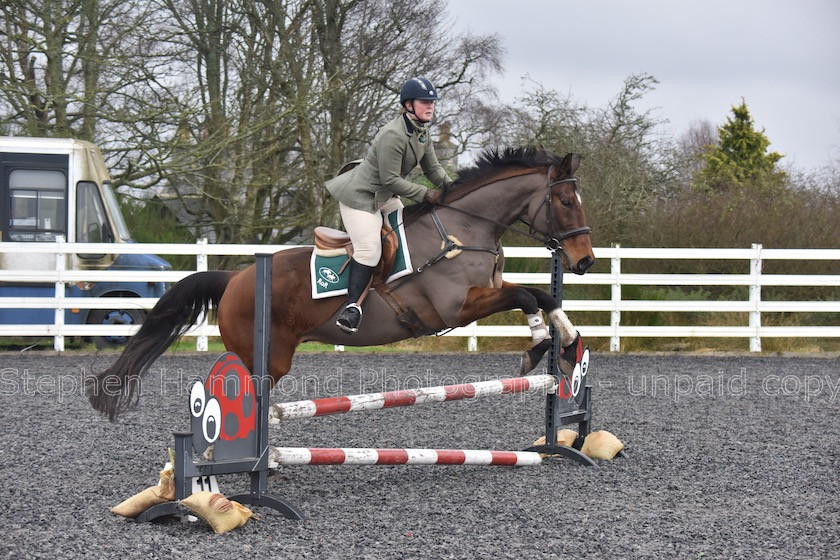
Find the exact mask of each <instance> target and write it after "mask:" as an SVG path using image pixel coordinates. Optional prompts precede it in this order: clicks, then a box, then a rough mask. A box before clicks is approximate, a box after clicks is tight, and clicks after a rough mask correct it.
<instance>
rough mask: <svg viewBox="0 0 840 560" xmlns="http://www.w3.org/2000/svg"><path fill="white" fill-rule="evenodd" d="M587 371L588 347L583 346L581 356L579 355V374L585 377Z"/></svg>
mask: <svg viewBox="0 0 840 560" xmlns="http://www.w3.org/2000/svg"><path fill="white" fill-rule="evenodd" d="M588 371H589V348H588V347H587V348H585V349H584V351H583V356H581V357H580V374H581V376H583V377H586V374H587V372H588Z"/></svg>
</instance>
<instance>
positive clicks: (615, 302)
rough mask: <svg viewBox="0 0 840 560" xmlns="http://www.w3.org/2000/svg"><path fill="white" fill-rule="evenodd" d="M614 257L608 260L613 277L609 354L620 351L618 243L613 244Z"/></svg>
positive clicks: (619, 258) (619, 264)
mask: <svg viewBox="0 0 840 560" xmlns="http://www.w3.org/2000/svg"><path fill="white" fill-rule="evenodd" d="M612 246H613V248H614V249H615V255H614V256H613V258H612V259H611V260H610V273H611V274H612V275H613V276H614V280H613V284H612V287H611V293H610V299H611V301H612V311H611V312H610V326H611V327H612V332H613V334H612V337H610V352H620V351H621V337H620V336H619V335H618V328H619V327H620V326H621V309H620V308H619V305H621V278H620V276H621V257H620V256H619V249H621V245H620V244H619V243H613V245H612Z"/></svg>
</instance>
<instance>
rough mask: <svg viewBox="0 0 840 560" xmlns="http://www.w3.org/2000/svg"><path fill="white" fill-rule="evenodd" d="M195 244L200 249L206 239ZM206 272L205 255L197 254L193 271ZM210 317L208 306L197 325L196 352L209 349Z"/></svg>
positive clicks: (205, 242)
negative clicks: (208, 329)
mask: <svg viewBox="0 0 840 560" xmlns="http://www.w3.org/2000/svg"><path fill="white" fill-rule="evenodd" d="M195 244H196V245H199V246H200V247H202V248H203V247H206V246H207V238H206V237H202V238H201V239H196V240H195ZM206 270H207V253H206V252H204V253H197V254H196V255H195V271H196V272H205V271H206ZM209 315H210V306H208V307H207V312H206V313H205V314H204V316H203V317H202V318H201V323H200V324H199V325H198V329H199V331H198V332H199V333H200V334H199V335H198V336H197V337H195V351H196V352H207V350H208V348H209V343H208V341H207V334H206V332H207V326H208V325H209V323H210V322H209V319H208V316H209Z"/></svg>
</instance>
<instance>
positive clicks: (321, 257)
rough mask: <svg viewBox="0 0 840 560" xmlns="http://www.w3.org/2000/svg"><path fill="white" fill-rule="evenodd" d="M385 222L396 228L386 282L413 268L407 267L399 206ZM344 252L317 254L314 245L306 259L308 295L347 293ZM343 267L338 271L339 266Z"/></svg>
mask: <svg viewBox="0 0 840 560" xmlns="http://www.w3.org/2000/svg"><path fill="white" fill-rule="evenodd" d="M385 219H386V220H387V221H388V226H389V227H390V228H391V229H393V230H394V231H396V232H397V254H396V255H395V256H394V266H393V267H392V269H391V274H390V275H389V276H388V280H386V283H388V282H393V281H394V280H396V279H398V278H402V277H403V276H407V275H409V274H411V273H412V272H413V269H412V268H411V255H410V254H409V252H408V243H406V241H405V229H404V227H403V209H402V208H399V209H397V210H394V211H393V212H391V213H390V214H388V215H387V216H386V218H385ZM347 259H348V256H347V253H346V252H341V254H338V255H335V254H333V253H328V254H320V253H319V251H318V250H317V249H313V250H312V257H311V259H310V260H309V273H310V275H311V278H312V299H323V298H328V297H334V296H343V295H346V294H347V278H348V276H349V272H348V269H349V267H345V266H344V264H345V263H346V262H347ZM342 267H344V270H343V271H342V272H341V274H339V271H340V270H341V268H342Z"/></svg>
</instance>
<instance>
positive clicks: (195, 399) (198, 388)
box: [190, 381, 207, 418]
mask: <svg viewBox="0 0 840 560" xmlns="http://www.w3.org/2000/svg"><path fill="white" fill-rule="evenodd" d="M206 400H207V395H206V393H205V392H204V383H202V382H201V381H196V382H195V383H193V386H192V388H191V389H190V414H192V415H193V417H194V418H201V415H202V414H204V403H205V402H206Z"/></svg>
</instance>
